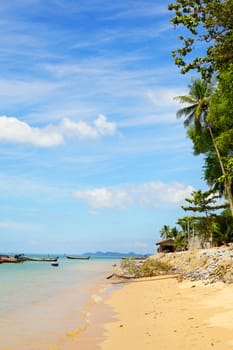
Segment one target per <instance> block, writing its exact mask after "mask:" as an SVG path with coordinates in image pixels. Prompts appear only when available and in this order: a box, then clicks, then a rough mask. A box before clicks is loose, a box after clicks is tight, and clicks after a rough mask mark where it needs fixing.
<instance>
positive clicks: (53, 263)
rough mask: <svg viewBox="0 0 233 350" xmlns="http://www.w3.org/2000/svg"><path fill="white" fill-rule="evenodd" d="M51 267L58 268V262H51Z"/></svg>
mask: <svg viewBox="0 0 233 350" xmlns="http://www.w3.org/2000/svg"><path fill="white" fill-rule="evenodd" d="M51 266H55V267H58V266H59V263H58V262H52V263H51Z"/></svg>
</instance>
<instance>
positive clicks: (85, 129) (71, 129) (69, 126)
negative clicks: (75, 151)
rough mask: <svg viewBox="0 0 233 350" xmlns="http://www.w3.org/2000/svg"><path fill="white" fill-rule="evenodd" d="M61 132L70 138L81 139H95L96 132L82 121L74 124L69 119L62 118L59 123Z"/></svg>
mask: <svg viewBox="0 0 233 350" xmlns="http://www.w3.org/2000/svg"><path fill="white" fill-rule="evenodd" d="M61 131H62V132H64V133H66V134H68V135H72V136H78V137H81V138H96V137H97V136H98V133H97V131H96V130H95V129H94V128H93V127H92V126H90V125H88V124H87V123H85V122H83V121H78V122H74V121H72V120H70V119H69V118H64V119H63V120H62V122H61Z"/></svg>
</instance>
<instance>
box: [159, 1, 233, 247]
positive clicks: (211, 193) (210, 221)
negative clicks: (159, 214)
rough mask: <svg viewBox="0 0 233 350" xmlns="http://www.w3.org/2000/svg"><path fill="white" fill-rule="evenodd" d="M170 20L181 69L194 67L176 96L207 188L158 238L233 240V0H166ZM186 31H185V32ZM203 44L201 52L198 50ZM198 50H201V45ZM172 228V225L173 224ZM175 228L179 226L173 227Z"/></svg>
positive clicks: (193, 197) (181, 241) (197, 193)
mask: <svg viewBox="0 0 233 350" xmlns="http://www.w3.org/2000/svg"><path fill="white" fill-rule="evenodd" d="M168 9H169V10H170V11H173V15H174V16H173V17H172V19H171V22H172V23H173V24H174V26H175V27H176V28H177V27H179V28H180V27H181V34H182V35H180V36H179V39H180V41H181V47H180V48H178V49H176V50H173V51H172V56H173V57H174V62H175V64H176V65H177V66H178V67H179V68H180V69H181V73H182V74H186V73H188V72H190V71H196V72H197V74H198V76H197V77H196V78H195V79H192V80H191V82H190V84H189V86H188V88H189V93H188V94H187V95H183V96H177V97H176V99H177V100H178V101H179V102H180V103H182V104H183V107H182V108H181V109H179V110H178V111H177V118H183V121H184V126H185V129H186V133H187V137H188V138H190V139H191V141H192V143H193V152H194V155H196V156H197V155H200V154H202V155H203V156H204V162H203V173H204V179H205V181H206V184H207V186H208V187H209V189H208V190H207V191H205V192H202V191H200V190H198V191H194V192H193V193H192V194H191V198H186V202H188V205H186V206H182V208H183V209H184V210H185V211H187V212H189V213H190V212H191V213H192V214H191V215H190V216H185V217H183V218H178V219H177V224H178V225H179V226H180V227H181V231H179V233H178V234H176V235H173V234H172V229H170V228H169V226H167V225H164V226H163V228H162V229H161V231H160V235H161V237H162V238H166V237H170V238H171V237H174V239H175V242H177V244H178V245H180V246H181V245H185V244H187V242H188V241H189V239H190V237H191V236H193V235H194V233H195V234H198V235H199V236H200V237H201V240H202V241H203V242H205V241H207V240H208V241H211V244H222V243H228V242H232V241H233V55H232V52H233V16H232V13H233V1H232V0H176V1H175V2H173V3H171V4H169V5H168ZM183 33H185V34H183ZM200 42H201V44H202V48H203V49H202V50H201V54H200V53H199V52H196V47H198V46H199V45H197V43H200ZM199 51H200V50H199ZM173 229H174V228H173ZM177 231H178V230H177Z"/></svg>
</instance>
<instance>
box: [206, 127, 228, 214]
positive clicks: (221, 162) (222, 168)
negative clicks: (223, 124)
mask: <svg viewBox="0 0 233 350" xmlns="http://www.w3.org/2000/svg"><path fill="white" fill-rule="evenodd" d="M207 128H208V130H209V133H210V136H211V139H212V142H213V145H214V148H215V151H216V154H217V157H218V161H219V164H220V167H221V170H222V175H223V176H225V177H226V170H225V168H224V165H223V161H222V158H221V154H220V152H219V149H218V147H217V144H216V142H215V138H214V134H213V131H212V129H211V127H210V126H209V125H208V126H207ZM224 187H225V193H226V195H227V197H228V201H229V205H230V210H231V215H232V216H233V197H232V193H231V186H230V184H229V182H228V180H227V178H226V179H225V181H224Z"/></svg>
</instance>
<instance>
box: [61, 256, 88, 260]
mask: <svg viewBox="0 0 233 350" xmlns="http://www.w3.org/2000/svg"><path fill="white" fill-rule="evenodd" d="M65 257H66V258H67V259H76V260H89V259H90V256H75V255H65Z"/></svg>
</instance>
